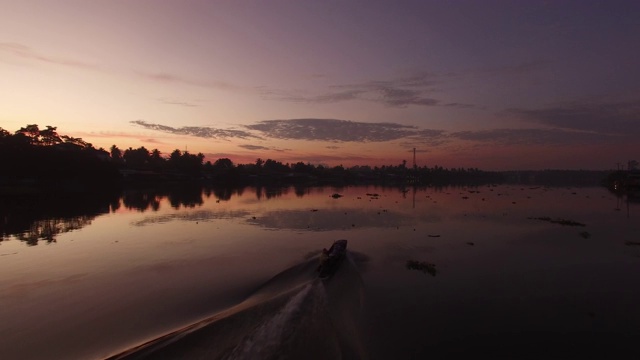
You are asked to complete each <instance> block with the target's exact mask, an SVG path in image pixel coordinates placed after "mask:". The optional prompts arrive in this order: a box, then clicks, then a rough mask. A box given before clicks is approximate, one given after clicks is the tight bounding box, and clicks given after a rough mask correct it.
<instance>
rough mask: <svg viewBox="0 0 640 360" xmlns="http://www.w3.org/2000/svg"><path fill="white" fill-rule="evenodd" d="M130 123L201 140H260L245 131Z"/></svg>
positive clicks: (137, 121) (142, 122)
mask: <svg viewBox="0 0 640 360" xmlns="http://www.w3.org/2000/svg"><path fill="white" fill-rule="evenodd" d="M130 123H132V124H135V125H139V126H142V127H144V128H147V129H151V130H157V131H162V132H166V133H171V134H177V135H191V136H197V137H201V138H213V139H227V138H239V139H249V138H258V137H257V136H255V135H253V134H251V133H249V132H247V131H243V130H234V129H215V128H211V127H202V126H183V127H179V128H174V127H171V126H166V125H160V124H151V123H148V122H146V121H144V120H135V121H130Z"/></svg>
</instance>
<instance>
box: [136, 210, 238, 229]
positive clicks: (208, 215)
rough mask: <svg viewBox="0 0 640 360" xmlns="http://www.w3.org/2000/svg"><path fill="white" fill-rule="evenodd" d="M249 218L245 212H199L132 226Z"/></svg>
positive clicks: (157, 217) (143, 220)
mask: <svg viewBox="0 0 640 360" xmlns="http://www.w3.org/2000/svg"><path fill="white" fill-rule="evenodd" d="M247 216H249V212H248V211H245V210H238V211H215V212H214V211H210V210H201V211H193V212H187V213H176V214H167V215H158V216H149V217H146V218H144V219H142V220H139V221H134V222H133V223H132V225H133V226H146V225H154V224H162V223H168V222H171V221H209V220H218V219H237V218H245V217H247Z"/></svg>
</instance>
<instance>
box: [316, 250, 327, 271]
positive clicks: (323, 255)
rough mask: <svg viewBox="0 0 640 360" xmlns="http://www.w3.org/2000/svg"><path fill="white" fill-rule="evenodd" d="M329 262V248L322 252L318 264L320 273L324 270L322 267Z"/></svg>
mask: <svg viewBox="0 0 640 360" xmlns="http://www.w3.org/2000/svg"><path fill="white" fill-rule="evenodd" d="M327 261H329V250H327V248H324V249H322V252H321V253H320V263H319V264H318V269H317V270H318V271H320V269H322V266H323V265H324V264H325V263H326V262H327Z"/></svg>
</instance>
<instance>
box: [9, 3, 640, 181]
mask: <svg viewBox="0 0 640 360" xmlns="http://www.w3.org/2000/svg"><path fill="white" fill-rule="evenodd" d="M27 124H38V125H40V126H41V127H44V126H46V125H52V126H57V127H58V132H59V133H60V134H64V135H71V136H75V137H81V138H82V139H84V140H86V141H88V142H91V143H92V144H93V145H94V146H95V147H104V148H105V149H108V148H109V147H111V145H113V144H116V145H118V146H119V147H120V148H122V149H126V148H128V147H134V148H137V147H140V146H145V147H146V148H147V149H154V148H157V149H159V150H160V151H162V152H163V153H165V154H168V153H170V152H171V151H172V150H174V149H180V150H185V149H186V150H188V151H189V152H191V153H198V152H202V153H204V154H205V155H206V158H207V160H211V161H212V162H213V161H215V160H216V159H218V158H221V157H228V158H230V159H231V160H232V161H234V162H236V163H250V162H254V161H255V159H257V158H262V159H267V158H272V159H275V160H279V161H282V162H297V161H303V162H310V163H312V164H326V165H331V166H332V165H339V164H343V165H345V166H351V165H365V164H366V165H389V164H394V165H396V164H399V163H401V162H402V160H407V161H408V162H409V163H411V161H412V156H413V155H412V149H413V148H416V149H417V162H418V165H419V166H424V165H427V166H433V165H440V166H444V167H478V168H481V169H487V170H509V169H545V168H568V169H580V168H582V169H611V168H615V167H616V163H617V162H626V161H627V160H630V159H638V160H640V1H635V0H634V1H476V0H474V1H373V0H367V1H315V0H314V1H305V0H290V1H279V0H273V1H243V0H237V1H214V0H208V1H205V0H174V1H165V0H126V1H125V0H89V1H87V0H75V1H71V0H57V1H52V0H39V1H34V0H0V127H2V128H4V129H5V130H8V131H10V132H14V131H16V130H18V129H19V128H20V127H23V126H25V125H27Z"/></svg>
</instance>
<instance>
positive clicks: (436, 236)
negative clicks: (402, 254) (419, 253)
mask: <svg viewBox="0 0 640 360" xmlns="http://www.w3.org/2000/svg"><path fill="white" fill-rule="evenodd" d="M427 236H429V237H440V235H431V234H429V235H427Z"/></svg>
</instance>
